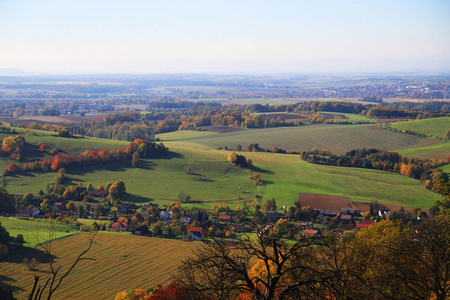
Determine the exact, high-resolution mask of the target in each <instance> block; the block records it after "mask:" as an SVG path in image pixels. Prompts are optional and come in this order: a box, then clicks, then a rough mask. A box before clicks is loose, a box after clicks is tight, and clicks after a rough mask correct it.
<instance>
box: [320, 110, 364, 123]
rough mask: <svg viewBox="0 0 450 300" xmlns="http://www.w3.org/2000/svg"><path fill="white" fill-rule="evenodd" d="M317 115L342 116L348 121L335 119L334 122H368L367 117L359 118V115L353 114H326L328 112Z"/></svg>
mask: <svg viewBox="0 0 450 300" xmlns="http://www.w3.org/2000/svg"><path fill="white" fill-rule="evenodd" d="M319 113H322V114H337V115H344V116H346V117H347V118H348V119H335V121H336V122H345V121H347V122H367V121H369V119H368V118H367V117H365V116H361V115H355V114H346V113H337V112H328V111H319ZM328 120H329V119H328Z"/></svg>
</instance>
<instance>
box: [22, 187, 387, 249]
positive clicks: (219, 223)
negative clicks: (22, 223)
mask: <svg viewBox="0 0 450 300" xmlns="http://www.w3.org/2000/svg"><path fill="white" fill-rule="evenodd" d="M91 195H92V196H93V197H106V196H107V195H108V192H106V191H91ZM169 207H170V206H169ZM53 209H54V213H56V214H57V215H59V216H61V217H63V216H66V215H67V216H68V215H70V211H69V210H67V209H66V206H65V204H64V203H62V202H56V203H54V204H53ZM116 212H117V214H119V215H120V216H122V217H126V218H127V217H133V215H134V214H135V211H134V209H133V206H132V205H131V204H126V203H124V204H120V205H119V206H117V210H116ZM316 212H317V213H316V214H315V215H316V217H315V221H316V222H317V223H324V221H325V220H327V218H328V220H330V219H333V220H335V221H337V222H339V223H340V224H344V225H348V224H355V223H356V226H355V227H356V229H360V228H367V227H369V226H370V225H372V224H373V223H374V222H375V220H361V221H359V220H360V219H361V217H362V215H361V212H360V211H359V210H356V209H353V208H342V209H341V210H340V211H339V212H332V211H328V210H316ZM155 213H157V214H158V215H156V216H155V215H154V214H155ZM378 213H379V216H380V218H385V217H386V216H387V213H388V211H387V210H380V211H379V212H378ZM139 214H140V215H141V216H142V217H143V218H144V219H146V218H147V217H148V216H151V217H154V219H155V220H157V221H158V222H164V223H166V224H169V223H171V222H172V221H173V220H172V219H173V216H174V212H173V211H171V210H167V209H160V208H159V206H158V204H153V203H150V204H148V205H144V206H142V207H141V210H140V211H139ZM15 215H16V216H22V217H45V216H44V215H43V214H41V212H40V210H39V209H38V208H33V209H18V210H16V212H15ZM233 215H234V213H229V214H219V215H215V216H213V217H212V218H211V219H208V220H207V222H205V223H204V224H202V226H198V222H197V225H191V224H192V223H193V218H191V217H188V216H183V217H181V218H179V219H177V221H179V222H180V223H181V224H184V226H185V229H186V233H187V237H186V239H187V240H191V241H200V240H202V239H203V238H204V237H205V236H206V234H207V228H211V227H212V226H213V227H214V228H220V229H216V232H215V234H217V235H218V234H221V232H223V231H225V230H226V231H231V232H234V233H242V232H252V231H254V230H255V229H254V228H253V227H252V226H247V225H245V224H242V223H240V222H236V221H235V220H234V218H233ZM265 216H266V220H268V223H267V224H265V225H263V226H261V228H260V232H261V233H268V232H270V230H271V229H272V228H273V227H274V226H275V225H274V224H275V223H276V222H277V221H278V220H279V219H280V218H284V219H287V216H286V215H283V214H281V213H280V212H278V211H267V212H266V215H265ZM87 217H88V218H95V219H99V220H113V219H114V220H117V216H116V213H114V217H113V216H111V212H110V211H109V210H108V209H107V208H105V207H103V206H102V205H92V206H90V207H89V210H88V211H87ZM357 221H359V222H357ZM290 226H293V228H296V229H297V230H298V232H300V233H302V234H303V235H305V236H309V237H318V236H320V235H321V234H322V230H323V228H318V227H314V225H313V223H312V222H310V223H295V221H294V220H292V222H291V225H290ZM131 229H132V231H133V234H135V235H146V236H150V235H152V232H151V231H150V230H149V228H148V226H147V225H144V224H143V223H142V224H137V225H135V226H132V228H130V224H128V223H127V222H125V221H123V219H122V221H120V222H119V221H115V222H113V223H112V225H111V227H110V228H109V230H112V231H115V232H129V231H130V230H131ZM209 233H210V234H211V232H209Z"/></svg>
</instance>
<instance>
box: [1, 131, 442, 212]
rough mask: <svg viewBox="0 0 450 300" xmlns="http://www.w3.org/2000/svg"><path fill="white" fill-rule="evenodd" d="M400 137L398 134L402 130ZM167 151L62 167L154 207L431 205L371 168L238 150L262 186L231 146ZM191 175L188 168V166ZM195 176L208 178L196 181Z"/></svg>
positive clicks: (16, 185) (181, 146)
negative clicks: (136, 159)
mask: <svg viewBox="0 0 450 300" xmlns="http://www.w3.org/2000/svg"><path fill="white" fill-rule="evenodd" d="M402 136H404V135H402ZM166 145H167V146H168V147H169V148H170V149H171V151H172V152H171V154H170V155H168V156H166V157H163V158H158V159H152V160H143V161H144V164H143V166H142V167H141V168H131V163H130V162H129V161H124V162H120V163H113V164H102V165H97V166H90V167H78V168H69V169H67V170H66V177H67V180H66V182H65V183H64V184H65V185H66V186H69V185H76V184H78V183H82V184H83V185H84V186H86V185H87V184H88V183H91V184H93V185H94V186H97V185H99V184H103V185H106V184H107V183H108V182H115V181H117V180H123V181H124V182H125V186H126V189H127V195H126V196H124V197H123V199H122V200H124V201H128V202H137V203H142V204H143V203H148V202H149V201H154V202H155V203H159V204H160V205H167V204H172V203H174V202H175V201H176V200H177V199H178V195H179V193H180V192H184V193H185V194H187V195H190V196H191V200H193V201H196V202H195V203H192V204H187V205H186V206H199V207H204V208H211V206H212V205H213V204H228V205H230V207H232V208H233V207H235V206H236V205H238V204H242V202H243V201H245V200H246V199H249V200H252V199H254V197H255V195H260V196H262V197H263V198H264V199H268V198H275V199H276V200H277V203H278V204H279V205H291V204H292V203H293V202H294V201H296V199H297V197H298V193H299V192H307V193H323V194H334V195H343V196H349V197H350V198H351V200H353V201H363V202H370V201H372V200H373V201H375V200H377V201H379V202H380V203H388V204H398V205H404V206H418V207H422V208H429V207H431V205H432V203H433V202H434V201H435V200H436V199H438V198H439V195H437V194H435V193H433V192H430V191H428V190H426V189H425V188H423V187H422V186H421V185H420V182H419V181H417V180H413V179H411V178H407V177H404V176H400V175H398V174H393V173H388V172H384V171H377V170H367V169H356V168H342V167H332V166H322V165H314V164H309V163H306V162H304V161H301V160H300V159H299V156H298V155H288V154H272V153H251V152H242V153H241V154H242V155H244V156H245V157H247V158H250V159H252V160H253V163H254V168H253V169H254V172H259V173H260V174H261V175H262V180H263V182H264V184H263V185H262V186H259V185H256V182H255V181H253V180H251V179H250V178H251V176H252V173H251V172H252V170H250V169H247V168H240V167H237V166H233V165H231V164H229V163H228V162H227V156H228V154H229V153H230V152H229V151H224V150H216V149H214V148H211V147H208V146H204V145H200V144H192V143H187V142H167V143H166ZM188 169H190V170H191V173H190V174H187V173H186V170H188ZM54 175H55V173H54V172H43V171H40V172H36V173H31V172H29V173H22V174H17V175H14V176H7V177H6V189H7V190H8V191H9V192H10V193H16V194H21V193H23V192H24V191H28V192H31V193H33V194H37V193H38V192H39V191H40V190H41V189H42V190H45V188H46V186H47V184H52V183H53V182H54ZM196 178H206V179H207V180H204V181H196V180H195V179H196Z"/></svg>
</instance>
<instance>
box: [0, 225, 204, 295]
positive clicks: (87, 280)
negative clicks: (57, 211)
mask: <svg viewBox="0 0 450 300" xmlns="http://www.w3.org/2000/svg"><path fill="white" fill-rule="evenodd" d="M87 242H88V239H87V235H86V234H81V235H77V236H73V237H70V238H67V239H64V240H61V241H57V242H55V243H54V244H53V246H52V251H53V252H54V254H55V255H56V257H57V258H56V264H57V265H59V264H61V265H63V269H62V272H63V271H64V270H67V267H68V265H69V264H70V263H71V262H73V261H74V260H75V258H76V256H77V255H78V254H80V253H81V252H82V251H83V250H84V249H85V248H86V246H87ZM198 245H199V244H198V243H197V242H183V241H177V240H169V239H158V238H149V237H140V236H133V235H125V234H116V233H107V232H99V233H98V234H97V236H96V237H95V243H94V245H93V247H92V249H91V251H89V252H88V254H87V257H90V258H94V259H95V261H82V262H80V263H79V264H78V265H77V266H76V268H75V269H74V270H73V272H72V273H71V274H70V275H69V276H68V277H67V278H66V279H65V280H64V281H63V283H62V284H61V286H60V288H59V289H58V290H57V292H56V293H55V294H54V297H52V299H84V298H86V295H89V299H114V297H115V296H116V294H117V293H119V292H121V291H127V290H129V289H136V288H144V289H147V288H155V287H156V285H157V284H162V285H167V284H168V283H169V282H170V281H171V274H173V273H175V272H176V270H177V267H178V265H179V263H180V261H181V260H182V259H184V258H186V256H188V255H189V254H190V253H192V250H193V249H194V248H196V247H198ZM26 254H28V255H33V256H31V257H36V256H39V257H42V254H40V253H38V251H37V250H34V252H31V251H29V252H27V253H24V254H23V255H26ZM39 254H40V255H39ZM22 259H23V256H18V255H16V256H15V257H9V258H7V259H6V260H5V261H3V262H2V263H1V265H0V274H2V275H3V276H4V277H5V278H7V279H9V281H8V283H9V284H10V285H12V286H13V287H15V289H16V291H17V292H16V293H15V295H14V296H16V297H17V298H18V299H26V297H27V294H28V293H29V291H30V290H31V287H32V284H33V278H34V275H38V276H41V277H42V279H41V280H45V279H46V278H48V276H49V270H50V269H49V264H48V262H46V261H42V260H40V261H41V265H40V266H39V270H38V271H35V272H29V271H25V270H24V267H23V265H21V264H20V262H21V260H22Z"/></svg>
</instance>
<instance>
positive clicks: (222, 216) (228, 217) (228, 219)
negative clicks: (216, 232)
mask: <svg viewBox="0 0 450 300" xmlns="http://www.w3.org/2000/svg"><path fill="white" fill-rule="evenodd" d="M230 219H231V216H229V215H220V216H219V220H225V221H230Z"/></svg>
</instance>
